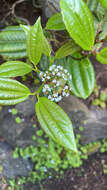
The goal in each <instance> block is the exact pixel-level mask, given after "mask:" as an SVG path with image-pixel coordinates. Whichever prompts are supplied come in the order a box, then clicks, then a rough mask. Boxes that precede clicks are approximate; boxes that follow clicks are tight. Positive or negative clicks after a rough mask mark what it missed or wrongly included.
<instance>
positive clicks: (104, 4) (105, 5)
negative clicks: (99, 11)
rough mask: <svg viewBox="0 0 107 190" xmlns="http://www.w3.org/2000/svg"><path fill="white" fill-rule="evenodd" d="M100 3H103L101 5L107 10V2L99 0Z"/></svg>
mask: <svg viewBox="0 0 107 190" xmlns="http://www.w3.org/2000/svg"><path fill="white" fill-rule="evenodd" d="M98 1H99V2H100V3H101V5H102V6H103V7H104V8H105V9H107V0H98Z"/></svg>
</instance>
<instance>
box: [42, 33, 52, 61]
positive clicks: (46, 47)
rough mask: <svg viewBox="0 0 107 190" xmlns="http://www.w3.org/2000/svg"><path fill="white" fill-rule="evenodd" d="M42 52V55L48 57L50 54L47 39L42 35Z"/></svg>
mask: <svg viewBox="0 0 107 190" xmlns="http://www.w3.org/2000/svg"><path fill="white" fill-rule="evenodd" d="M43 39H44V40H43V53H44V55H46V56H48V57H50V55H51V46H50V44H49V42H48V40H47V39H46V38H45V36H43Z"/></svg>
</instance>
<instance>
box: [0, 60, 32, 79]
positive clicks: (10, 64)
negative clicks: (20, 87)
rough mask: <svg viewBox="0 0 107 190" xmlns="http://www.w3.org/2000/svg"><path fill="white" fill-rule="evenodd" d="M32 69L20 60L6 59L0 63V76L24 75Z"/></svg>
mask: <svg viewBox="0 0 107 190" xmlns="http://www.w3.org/2000/svg"><path fill="white" fill-rule="evenodd" d="M31 71H32V67H31V66H30V65H28V64H27V63H24V62H22V61H7V62H5V63H3V64H2V65H0V77H7V78H8V77H17V76H24V75H25V74H27V73H29V72H31Z"/></svg>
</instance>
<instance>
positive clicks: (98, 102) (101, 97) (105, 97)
mask: <svg viewBox="0 0 107 190" xmlns="http://www.w3.org/2000/svg"><path fill="white" fill-rule="evenodd" d="M95 93H96V91H95ZM96 97H97V98H95V99H94V100H93V101H92V104H93V105H94V106H100V107H101V108H106V101H107V90H105V91H104V90H103V91H101V92H99V91H98V92H97V94H96Z"/></svg>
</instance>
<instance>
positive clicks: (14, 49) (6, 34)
mask: <svg viewBox="0 0 107 190" xmlns="http://www.w3.org/2000/svg"><path fill="white" fill-rule="evenodd" d="M0 55H2V56H3V57H4V59H18V58H23V57H26V56H27V52H26V35H25V32H24V31H23V30H22V29H21V27H19V26H9V27H6V28H5V29H4V30H3V31H1V32H0Z"/></svg>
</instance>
